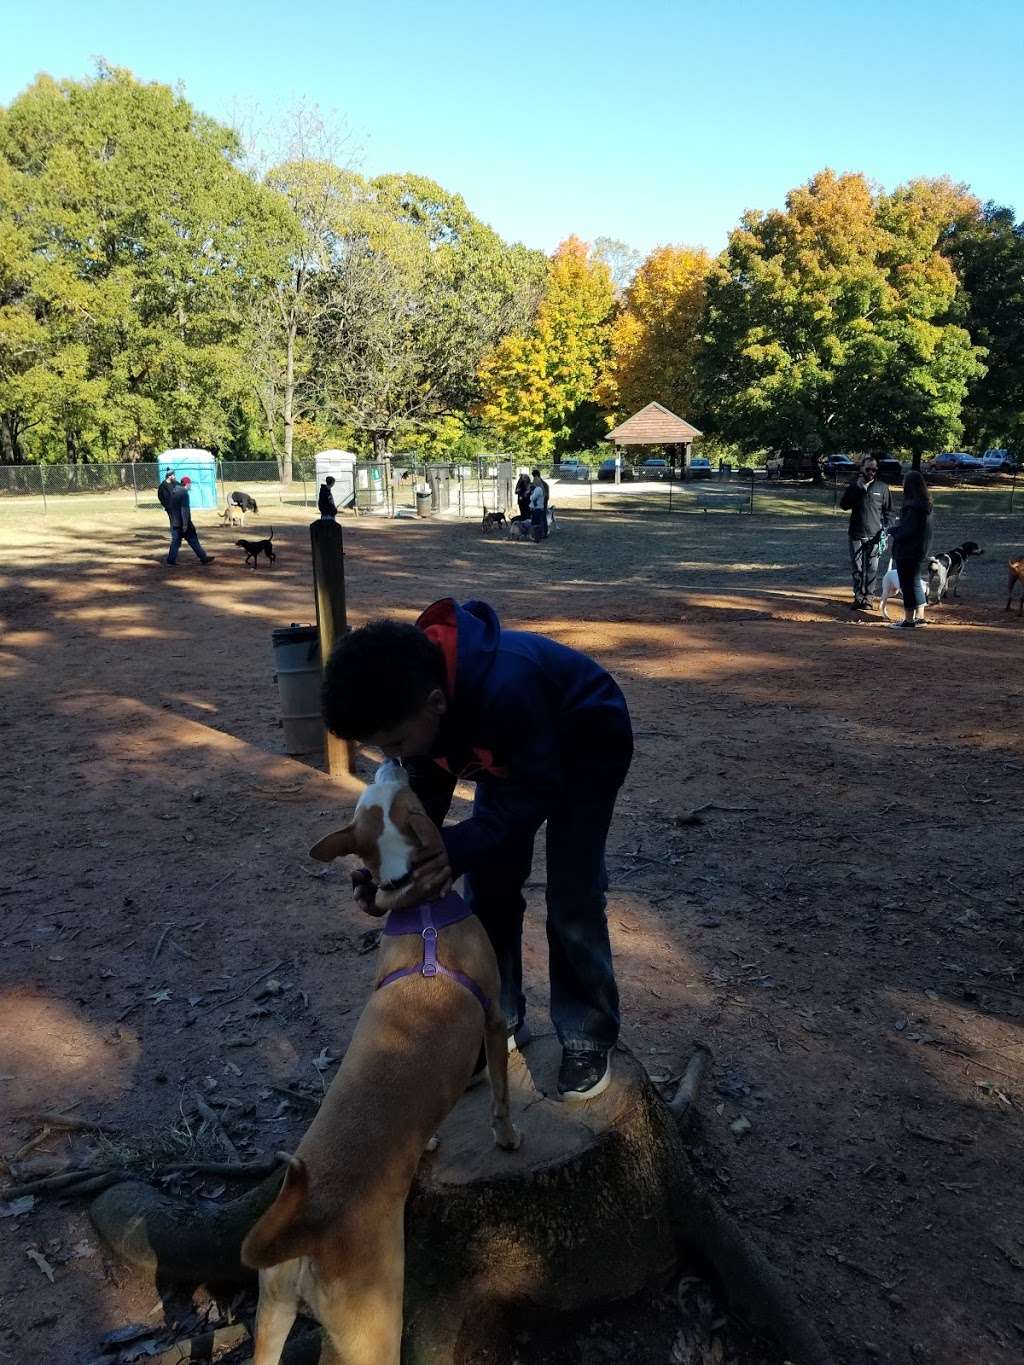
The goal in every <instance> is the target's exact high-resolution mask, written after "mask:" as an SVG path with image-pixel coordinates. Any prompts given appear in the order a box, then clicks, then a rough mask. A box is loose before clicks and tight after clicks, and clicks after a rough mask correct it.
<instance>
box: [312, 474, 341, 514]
mask: <svg viewBox="0 0 1024 1365" xmlns="http://www.w3.org/2000/svg"><path fill="white" fill-rule="evenodd" d="M316 505H317V507H318V508H319V509H320V516H321V517H322V518H324V519H325V520H327V521H334V520H335V518H336V517H337V515H338V505H337V503H336V502H335V501H334V475H333V474H328V475H327V478H326V479H324V481H323V483H322V484H321V485H320V496H319V497H318V498H317V500H316Z"/></svg>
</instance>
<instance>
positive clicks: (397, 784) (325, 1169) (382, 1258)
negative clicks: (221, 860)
mask: <svg viewBox="0 0 1024 1365" xmlns="http://www.w3.org/2000/svg"><path fill="white" fill-rule="evenodd" d="M440 839H441V836H440V834H439V832H438V830H437V828H436V826H435V825H434V824H433V823H432V822H431V820H430V819H429V818H428V817H427V815H426V813H425V812H424V810H423V807H422V806H421V805H420V803H419V801H418V800H417V799H416V797H415V796H414V795H413V793H412V791H411V790H410V788H409V786H408V779H407V777H406V774H405V771H404V769H402V768H401V767H400V766H399V765H398V764H396V763H385V764H383V765H382V766H381V768H380V769H378V772H377V779H376V781H375V782H374V783H373V784H372V785H371V786H369V787H368V788H367V789H366V791H365V792H364V793H363V795H362V796H361V797H360V799H359V803H358V805H357V807H356V812H355V816H354V818H353V821H352V823H351V824H350V825H347V826H346V827H345V828H344V829H341V830H338V831H337V833H335V834H329V835H327V837H326V838H324V839H321V840H320V842H319V843H318V844H316V846H315V847H314V848H313V849H312V850H311V851H312V855H313V857H314V858H318V859H320V860H321V861H323V862H327V861H329V860H330V859H332V858H339V857H343V856H344V855H346V854H350V853H356V854H358V855H359V856H360V857H361V858H362V859H363V860H364V861H365V863H366V864H367V866H368V867H369V868H370V869H371V871H372V872H373V874H374V880H375V881H376V882H377V883H378V884H379V886H380V887H381V895H380V896H379V898H378V901H377V905H376V907H373V908H371V907H369V906H368V907H367V908H368V909H370V910H371V913H378V914H379V913H381V912H382V911H386V910H390V909H399V910H400V909H403V908H405V904H406V902H408V900H409V898H410V895H411V893H410V891H409V889H408V886H409V882H410V880H411V876H412V868H413V862H414V859H415V858H416V857H417V856H422V854H423V853H424V852H433V851H436V850H437V849H438V847H439V846H440ZM439 904H440V903H439ZM462 909H465V907H462ZM414 913H415V912H414ZM418 923H419V918H418V917H417V924H418ZM426 955H427V931H424V933H423V934H422V935H421V934H420V933H419V932H417V933H415V934H407V933H403V934H401V935H398V936H392V935H389V934H388V933H387V931H385V935H384V936H383V937H382V939H381V947H380V952H379V955H378V962H377V974H376V978H375V983H374V985H375V989H374V993H373V994H372V995H371V996H370V999H369V1001H368V1003H367V1005H366V1008H365V1009H364V1010H363V1013H362V1016H361V1017H360V1020H359V1023H358V1024H357V1026H356V1031H355V1034H354V1036H353V1038H352V1041H351V1043H350V1044H349V1047H348V1051H347V1052H346V1053H345V1057H344V1060H343V1062H342V1064H341V1067H340V1068H339V1070H338V1074H337V1075H336V1076H335V1078H334V1080H333V1082H332V1083H331V1086H330V1089H329V1090H328V1092H327V1094H326V1096H325V1097H324V1101H323V1104H322V1105H321V1106H320V1110H319V1112H318V1114H317V1116H316V1118H315V1119H314V1120H313V1123H312V1124H311V1126H310V1128H309V1130H308V1131H307V1133H306V1135H305V1136H304V1137H303V1139H302V1141H301V1143H300V1144H299V1148H298V1151H297V1152H296V1154H295V1156H294V1157H293V1158H291V1159H290V1161H289V1165H288V1170H287V1172H286V1173H285V1178H284V1184H283V1186H282V1188H281V1192H280V1194H279V1195H278V1197H277V1199H276V1201H275V1202H274V1203H273V1204H272V1205H271V1207H270V1208H269V1209H268V1210H267V1212H266V1213H265V1214H264V1215H263V1217H262V1218H261V1219H260V1220H259V1221H258V1222H257V1223H256V1225H255V1227H253V1228H252V1229H251V1231H250V1232H249V1235H248V1236H247V1237H246V1239H245V1242H244V1243H243V1245H242V1259H243V1261H244V1262H245V1263H246V1265H250V1266H253V1267H255V1268H257V1269H258V1270H259V1271H260V1301H259V1310H258V1313H257V1317H256V1349H255V1354H254V1357H253V1365H278V1362H279V1361H280V1358H281V1350H282V1347H283V1345H284V1341H285V1338H286V1337H287V1335H288V1332H289V1330H290V1328H291V1325H292V1323H293V1322H294V1320H295V1316H296V1313H297V1311H298V1307H299V1303H300V1301H302V1302H305V1303H306V1304H308V1305H309V1307H310V1309H311V1310H312V1311H313V1313H314V1314H315V1316H316V1317H317V1319H318V1320H319V1322H320V1324H321V1326H322V1328H323V1334H324V1346H323V1350H322V1354H321V1357H320V1358H321V1361H331V1362H334V1365H399V1355H400V1350H401V1340H402V1291H403V1286H404V1278H405V1241H404V1214H405V1201H406V1197H407V1195H408V1193H409V1188H410V1186H411V1185H412V1181H413V1177H414V1176H415V1174H416V1167H417V1166H418V1164H419V1161H420V1157H421V1155H422V1153H423V1151H424V1149H425V1148H427V1147H428V1146H429V1145H430V1144H431V1141H432V1139H433V1137H434V1134H435V1133H436V1132H437V1130H438V1128H439V1127H440V1126H441V1123H442V1122H443V1121H444V1119H445V1118H446V1116H447V1115H448V1114H449V1113H450V1111H451V1110H452V1109H453V1108H454V1107H455V1104H456V1102H457V1101H458V1099H459V1097H460V1095H462V1093H463V1092H464V1091H465V1089H466V1086H467V1085H468V1083H469V1081H470V1078H471V1076H472V1074H473V1070H474V1066H475V1064H476V1060H477V1057H478V1055H479V1050H480V1040H481V1037H483V1040H484V1045H485V1049H486V1055H487V1066H488V1071H489V1073H490V1081H491V1089H492V1096H493V1104H492V1122H493V1125H494V1140H495V1142H496V1144H497V1145H498V1146H499V1147H504V1148H506V1149H508V1150H513V1149H514V1148H516V1147H518V1145H519V1135H518V1133H517V1132H516V1130H515V1128H514V1127H513V1126H512V1122H511V1119H510V1117H509V1100H508V1045H507V1040H506V1029H505V1018H504V1015H503V1013H502V1011H501V1009H500V1007H499V1004H498V998H499V993H500V983H499V979H498V965H497V961H496V959H495V956H494V950H493V949H492V947H491V944H490V940H489V939H488V937H487V935H486V933H485V932H484V929H483V926H482V925H481V923H480V921H479V920H478V919H477V918H476V916H475V915H468V917H467V918H462V919H460V920H459V922H458V923H454V924H452V925H451V926H450V927H448V928H441V929H439V931H438V933H437V937H436V958H437V962H438V963H439V964H440V966H439V968H438V973H439V974H437V975H427V974H425V973H424V971H423V967H424V964H425V963H426V960H427V957H426ZM403 969H411V970H410V971H409V973H408V974H403ZM395 973H399V978H398V979H394V980H391V981H390V982H389V981H386V980H385V979H386V978H388V977H392V976H393V974H395ZM448 973H458V974H461V975H462V977H463V980H465V979H467V978H468V979H469V981H470V982H471V983H473V985H475V986H476V988H477V989H478V990H479V991H480V992H482V994H483V995H485V996H486V997H488V998H489V999H488V1008H487V1011H486V1014H485V1011H484V1009H483V1008H482V1006H481V1001H480V999H479V998H478V997H477V996H476V995H475V994H474V993H473V985H466V984H463V981H460V980H459V979H457V978H455V977H453V976H452V975H450V974H448ZM382 983H383V984H382ZM378 988H379V989H378Z"/></svg>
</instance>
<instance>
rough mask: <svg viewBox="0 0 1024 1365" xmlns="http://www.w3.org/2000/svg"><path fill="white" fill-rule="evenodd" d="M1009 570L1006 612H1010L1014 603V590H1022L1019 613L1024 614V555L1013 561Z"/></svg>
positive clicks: (1008, 566)
mask: <svg viewBox="0 0 1024 1365" xmlns="http://www.w3.org/2000/svg"><path fill="white" fill-rule="evenodd" d="M1007 568H1008V569H1009V570H1010V574H1009V577H1008V578H1007V580H1006V610H1007V611H1009V610H1010V603H1011V602H1012V601H1013V590H1014V588H1018V587H1019V588H1020V606H1019V607H1018V608H1017V611H1018V613H1024V555H1018V556H1017V558H1016V559H1011V560H1010V561H1009V564H1008V565H1007Z"/></svg>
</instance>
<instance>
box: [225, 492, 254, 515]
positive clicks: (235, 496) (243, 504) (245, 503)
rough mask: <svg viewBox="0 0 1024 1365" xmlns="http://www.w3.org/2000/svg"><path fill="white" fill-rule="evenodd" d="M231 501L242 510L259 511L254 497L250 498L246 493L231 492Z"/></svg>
mask: <svg viewBox="0 0 1024 1365" xmlns="http://www.w3.org/2000/svg"><path fill="white" fill-rule="evenodd" d="M231 501H232V502H233V503H234V504H235V506H236V507H240V508H241V509H242V511H243V512H259V510H260V509H259V508H258V507H257V506H256V499H255V498H250V496H249V494H248V493H232V494H231Z"/></svg>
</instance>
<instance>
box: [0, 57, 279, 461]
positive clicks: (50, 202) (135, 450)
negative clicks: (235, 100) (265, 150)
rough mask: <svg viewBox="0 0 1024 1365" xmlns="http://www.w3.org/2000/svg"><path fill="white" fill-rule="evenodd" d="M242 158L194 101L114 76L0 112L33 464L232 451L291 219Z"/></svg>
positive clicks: (0, 363) (23, 410) (8, 257)
mask: <svg viewBox="0 0 1024 1365" xmlns="http://www.w3.org/2000/svg"><path fill="white" fill-rule="evenodd" d="M239 154H240V148H239V145H238V141H237V139H236V137H235V135H234V134H233V133H232V132H231V131H230V130H229V129H226V128H223V127H221V126H220V125H218V124H216V123H214V122H213V121H212V120H210V119H207V118H205V117H203V116H202V115H200V114H198V113H197V112H196V111H195V110H194V109H193V108H192V107H191V106H190V105H189V104H188V103H187V101H186V100H185V99H184V98H183V97H182V96H181V95H178V94H175V93H174V92H173V91H171V90H170V89H168V88H167V87H165V86H161V85H155V84H153V85H143V84H141V83H140V82H138V81H136V80H135V79H134V77H132V76H131V75H130V73H128V72H125V71H119V70H115V69H112V68H109V67H106V66H101V67H100V69H99V71H98V73H97V75H96V76H95V78H93V79H91V80H87V81H83V82H74V81H61V82H56V81H53V80H51V79H50V78H49V77H45V76H44V77H40V78H39V79H38V80H37V81H36V82H35V83H34V84H33V85H32V86H31V87H29V89H28V90H26V91H25V92H24V93H23V94H22V95H21V96H19V97H18V98H17V99H16V100H15V101H14V102H13V103H12V104H11V105H10V106H9V107H8V108H7V109H6V110H4V111H3V112H2V114H0V164H2V165H3V167H4V171H3V178H2V180H0V195H2V196H3V207H4V215H3V216H4V218H5V220H7V222H6V229H5V232H4V235H3V237H2V238H0V279H3V280H4V281H5V285H4V290H5V305H4V306H5V307H6V308H7V309H8V310H14V312H15V313H16V314H17V321H14V320H13V319H12V317H11V313H10V312H8V314H7V315H6V319H7V323H8V324H9V325H6V326H5V328H4V332H5V336H6V339H7V340H6V344H5V342H4V341H3V340H0V346H2V347H3V348H4V351H5V356H4V358H3V359H0V375H2V377H3V378H2V382H3V383H4V385H5V392H4V396H3V402H4V404H5V412H6V415H5V416H4V417H3V418H2V419H0V425H2V426H3V428H4V429H5V430H6V432H7V437H6V444H7V445H8V446H10V444H11V442H12V432H13V431H14V430H15V429H17V428H19V427H20V428H21V430H25V429H26V424H30V426H31V428H32V429H33V431H34V433H35V436H36V437H37V438H38V439H36V440H35V444H34V450H33V453H34V454H36V455H41V456H50V457H52V456H54V455H60V456H61V457H62V458H74V459H85V458H90V457H93V456H95V455H96V454H105V455H107V456H116V457H121V458H123V457H125V456H128V457H133V458H135V457H138V456H140V455H142V454H144V453H147V452H149V451H151V450H152V449H153V448H154V447H156V446H158V445H160V444H188V445H192V444H203V445H211V446H214V447H216V446H217V445H218V444H219V443H220V441H222V440H223V439H225V438H226V436H227V435H228V430H229V423H230V415H231V413H232V412H233V411H234V409H235V408H236V407H237V404H238V402H239V400H240V398H241V397H242V396H243V395H244V394H245V390H246V379H245V363H244V355H245V352H244V347H243V337H244V333H245V328H246V325H247V319H248V316H249V311H250V302H251V296H252V293H253V291H255V290H258V289H260V288H263V287H265V286H266V282H267V281H269V280H270V279H272V278H274V277H275V276H276V275H277V273H278V266H277V263H276V262H275V261H274V260H272V259H271V257H270V254H269V253H268V251H267V249H266V243H267V242H276V241H280V240H281V239H282V238H283V237H284V236H285V234H286V221H287V210H286V206H284V205H283V204H281V203H280V201H279V200H278V199H277V198H275V196H273V195H270V194H268V193H267V192H266V191H264V190H263V189H261V188H260V187H259V186H257V185H255V184H254V183H253V182H252V181H251V179H250V178H249V177H248V176H246V175H245V174H243V173H242V171H241V170H240V169H239V167H238V164H237V163H238V158H239ZM26 249H27V252H28V256H29V258H30V260H31V262H32V263H33V264H32V266H31V268H29V269H28V270H26V269H25V266H24V257H25V251H26ZM19 262H20V264H19ZM12 282H13V287H12ZM30 319H31V320H34V322H35V323H36V324H37V326H38V327H39V328H40V329H41V331H42V335H39V334H38V333H37V334H36V335H35V337H34V341H33V344H32V345H31V346H29V347H27V346H26V341H28V340H31V339H32V327H31V326H30V324H29V320H30ZM12 338H13V339H14V346H12V345H11V339H12ZM19 339H20V340H19ZM15 347H19V348H20V351H19V354H20V360H19V359H17V358H14V359H13V360H12V351H13V350H14V349H15ZM29 361H30V362H31V363H27V362H29ZM12 376H13V378H12ZM12 401H13V403H14V404H15V406H14V407H11V406H9V405H10V404H11V403H12ZM19 404H20V405H21V406H20V407H19V406H18V405H19ZM26 404H27V405H28V406H25V405H26Z"/></svg>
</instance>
